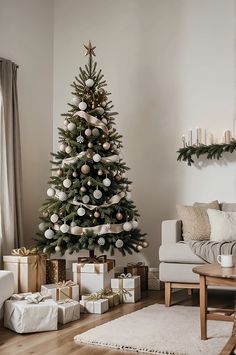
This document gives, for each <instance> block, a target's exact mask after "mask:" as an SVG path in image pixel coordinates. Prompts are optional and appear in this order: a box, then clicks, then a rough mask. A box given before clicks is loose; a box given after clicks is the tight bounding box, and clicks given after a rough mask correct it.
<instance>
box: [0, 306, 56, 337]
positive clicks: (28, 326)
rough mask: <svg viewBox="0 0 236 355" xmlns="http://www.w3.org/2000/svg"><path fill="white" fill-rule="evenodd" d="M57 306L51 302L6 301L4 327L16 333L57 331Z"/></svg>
mask: <svg viewBox="0 0 236 355" xmlns="http://www.w3.org/2000/svg"><path fill="white" fill-rule="evenodd" d="M57 318H58V305H57V303H56V302H54V301H53V300H49V299H48V300H45V301H44V302H39V303H37V304H35V303H27V301H25V300H23V301H6V302H5V313H4V326H5V327H6V328H9V329H11V330H13V331H15V332H17V333H34V332H44V331H48V330H57Z"/></svg>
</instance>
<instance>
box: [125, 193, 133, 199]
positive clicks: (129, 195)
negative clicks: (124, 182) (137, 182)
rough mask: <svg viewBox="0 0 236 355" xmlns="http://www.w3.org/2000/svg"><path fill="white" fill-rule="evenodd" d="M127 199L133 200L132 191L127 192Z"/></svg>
mask: <svg viewBox="0 0 236 355" xmlns="http://www.w3.org/2000/svg"><path fill="white" fill-rule="evenodd" d="M126 200H127V201H131V200H132V196H131V192H130V191H127V192H126Z"/></svg>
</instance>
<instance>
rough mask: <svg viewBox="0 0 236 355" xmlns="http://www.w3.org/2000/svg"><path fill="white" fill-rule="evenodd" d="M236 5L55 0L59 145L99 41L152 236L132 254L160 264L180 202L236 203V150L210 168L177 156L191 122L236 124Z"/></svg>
mask: <svg viewBox="0 0 236 355" xmlns="http://www.w3.org/2000/svg"><path fill="white" fill-rule="evenodd" d="M234 7H235V4H234V1H233V0H229V1H224V0H200V1H199V0H178V1H173V0H149V1H146V0H129V1H126V0H119V1H115V0H99V1H96V0H88V1H82V0H80V1H78V0H68V1H66V2H65V1H63V0H57V1H55V2H54V11H55V15H54V16H55V22H54V129H53V132H54V149H57V147H58V145H57V130H56V127H57V126H58V125H62V119H61V118H60V113H62V112H65V111H66V110H67V107H66V102H68V101H69V100H70V97H71V96H70V87H69V85H70V83H71V82H72V80H73V78H74V76H75V75H76V73H78V67H79V66H80V65H81V66H83V65H84V64H85V63H86V58H84V49H83V43H85V42H88V40H89V39H91V41H92V43H93V44H95V45H96V46H97V49H96V54H97V57H96V59H97V61H98V64H99V67H101V68H102V69H103V72H104V74H105V78H106V80H107V82H108V88H109V90H110V91H111V93H112V98H113V103H114V104H115V109H116V110H117V111H118V112H119V113H120V115H119V116H118V118H117V129H118V131H119V132H121V133H122V134H123V136H124V138H123V143H124V149H123V156H124V159H125V161H126V162H127V165H128V166H129V167H130V168H131V170H130V172H129V173H128V176H129V177H130V178H131V180H132V181H133V198H134V201H135V202H136V204H137V207H138V209H139V211H140V213H141V216H142V217H141V226H142V229H143V231H145V232H147V233H148V238H149V241H150V248H148V249H146V250H144V252H143V256H140V255H138V256H134V257H133V260H140V259H142V258H144V259H146V261H147V262H148V263H149V265H156V264H157V259H158V246H159V244H160V226H161V220H163V219H167V218H172V217H174V216H175V204H176V203H177V202H179V203H186V204H188V203H189V204H190V203H192V202H194V201H196V200H198V201H210V200H213V199H219V200H220V201H235V200H236V173H235V171H236V163H235V156H230V157H229V159H230V161H229V162H228V163H225V165H223V166H221V165H219V164H217V163H215V162H212V163H210V164H206V166H205V167H203V168H202V169H199V168H197V167H187V166H186V164H184V163H177V162H176V158H177V154H176V150H177V149H178V147H179V146H181V136H182V134H183V133H185V132H186V131H187V130H188V129H189V128H194V129H195V127H197V126H199V127H204V128H207V129H209V130H212V132H213V133H214V134H215V135H218V136H219V137H220V136H221V134H222V132H223V130H224V129H226V128H230V129H232V127H233V119H234V115H235V100H236V99H235V97H236V92H235V36H236V31H235V23H236V22H235V8H234ZM125 262H126V260H121V258H120V259H119V262H118V263H122V264H123V263H125Z"/></svg>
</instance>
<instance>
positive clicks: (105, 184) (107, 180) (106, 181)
mask: <svg viewBox="0 0 236 355" xmlns="http://www.w3.org/2000/svg"><path fill="white" fill-rule="evenodd" d="M102 183H103V185H104V186H106V187H108V186H110V185H111V180H110V179H108V178H106V179H104V180H103V181H102Z"/></svg>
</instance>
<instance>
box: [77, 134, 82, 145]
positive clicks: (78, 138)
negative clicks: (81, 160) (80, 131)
mask: <svg viewBox="0 0 236 355" xmlns="http://www.w3.org/2000/svg"><path fill="white" fill-rule="evenodd" d="M76 142H78V143H80V144H82V143H83V142H84V137H83V136H81V135H80V136H78V137H76Z"/></svg>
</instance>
